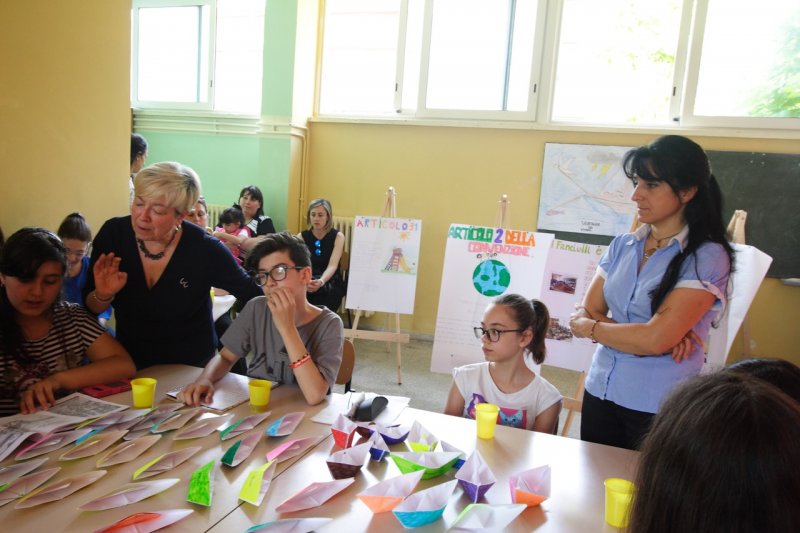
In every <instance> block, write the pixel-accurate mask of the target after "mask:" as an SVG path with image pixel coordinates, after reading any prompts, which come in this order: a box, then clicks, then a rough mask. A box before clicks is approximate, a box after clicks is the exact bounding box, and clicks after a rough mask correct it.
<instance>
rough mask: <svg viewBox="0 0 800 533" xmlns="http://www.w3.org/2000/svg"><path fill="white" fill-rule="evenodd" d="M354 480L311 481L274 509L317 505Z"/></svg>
mask: <svg viewBox="0 0 800 533" xmlns="http://www.w3.org/2000/svg"><path fill="white" fill-rule="evenodd" d="M354 481H355V479H354V478H347V479H336V480H333V481H322V482H316V483H311V484H310V485H308V486H307V487H306V488H304V489H303V490H301V491H300V492H298V493H297V494H295V495H294V496H291V497H290V498H289V499H287V500H286V501H284V502H283V503H282V504H280V505H279V506H278V507H276V508H275V510H276V511H277V512H279V513H293V512H295V511H302V510H303V509H311V508H312V507H319V506H321V505H322V504H324V503H325V502H326V501H328V500H330V499H331V498H333V497H334V496H336V495H337V494H338V493H340V492H341V491H343V490H344V489H346V488H347V487H349V486H350V485H351V484H352V483H353V482H354ZM454 483H455V482H454Z"/></svg>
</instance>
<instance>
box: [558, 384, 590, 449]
mask: <svg viewBox="0 0 800 533" xmlns="http://www.w3.org/2000/svg"><path fill="white" fill-rule="evenodd" d="M585 382H586V372H581V375H580V377H579V378H578V387H577V389H576V390H575V397H574V398H570V397H568V396H565V397H564V400H563V403H562V405H561V408H562V409H566V410H567V418H566V420H564V427H563V428H561V436H562V437H566V436H568V435H567V434H568V433H569V428H570V426H571V425H572V419H573V418H574V417H575V413H580V412H581V409H583V386H584V383H585Z"/></svg>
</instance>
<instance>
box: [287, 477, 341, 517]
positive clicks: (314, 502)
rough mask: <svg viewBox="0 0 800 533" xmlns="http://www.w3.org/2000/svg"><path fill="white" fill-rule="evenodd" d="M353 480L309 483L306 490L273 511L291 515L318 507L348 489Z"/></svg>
mask: <svg viewBox="0 0 800 533" xmlns="http://www.w3.org/2000/svg"><path fill="white" fill-rule="evenodd" d="M354 481H355V479H353V478H347V479H335V480H333V481H322V482H317V483H311V484H310V485H308V486H307V487H306V488H304V489H303V490H301V491H300V492H298V493H297V494H295V495H294V496H291V497H290V498H289V499H287V500H286V501H284V502H283V503H282V504H280V505H279V506H278V507H276V508H275V510H276V511H277V512H279V513H293V512H295V511H302V510H303V509H311V508H312V507H319V506H321V505H322V504H324V503H325V502H326V501H328V500H330V499H331V498H333V497H334V496H336V495H337V494H338V493H339V492H341V491H343V490H344V489H346V488H347V487H349V486H350V485H351V484H352V483H353V482H354Z"/></svg>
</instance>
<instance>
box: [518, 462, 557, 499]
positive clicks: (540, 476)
mask: <svg viewBox="0 0 800 533" xmlns="http://www.w3.org/2000/svg"><path fill="white" fill-rule="evenodd" d="M508 484H509V485H510V487H511V501H512V502H514V503H524V504H525V505H527V506H529V507H533V506H535V505H539V504H540V503H542V502H543V501H545V500H546V499H547V498H549V497H550V466H549V465H543V466H539V467H537V468H532V469H530V470H525V471H523V472H519V473H517V474H515V475H513V476H511V477H510V478H509V479H508Z"/></svg>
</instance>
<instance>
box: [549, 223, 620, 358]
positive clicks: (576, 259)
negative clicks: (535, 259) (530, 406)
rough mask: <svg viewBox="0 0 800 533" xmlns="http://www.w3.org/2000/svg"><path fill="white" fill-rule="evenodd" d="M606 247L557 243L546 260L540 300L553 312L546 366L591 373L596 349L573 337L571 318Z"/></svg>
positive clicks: (587, 340)
mask: <svg viewBox="0 0 800 533" xmlns="http://www.w3.org/2000/svg"><path fill="white" fill-rule="evenodd" d="M605 250H606V247H605V246H600V245H595V244H583V243H579V242H569V241H562V240H559V239H556V240H554V241H553V245H552V249H551V250H550V254H549V255H548V257H547V265H546V266H545V269H544V279H543V280H542V289H541V296H540V297H539V299H540V300H542V301H543V302H544V304H545V305H546V306H547V309H548V311H550V327H549V328H548V330H547V339H546V340H545V345H546V346H547V357H546V358H545V360H544V364H546V365H551V366H557V367H559V368H569V369H571V370H578V371H582V372H583V371H588V370H589V366H590V365H591V364H592V354H594V350H595V347H596V346H597V345H595V344H592V341H590V340H589V339H578V338H576V337H573V336H572V332H571V331H570V329H569V316H570V315H571V314H572V313H573V312H574V311H575V304H580V303H581V302H582V301H583V297H584V295H585V294H586V290H587V289H588V288H589V284H590V283H591V281H592V278H593V277H594V274H595V271H596V270H597V264H598V263H599V262H600V258H601V257H602V256H603V253H604V252H605Z"/></svg>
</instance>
